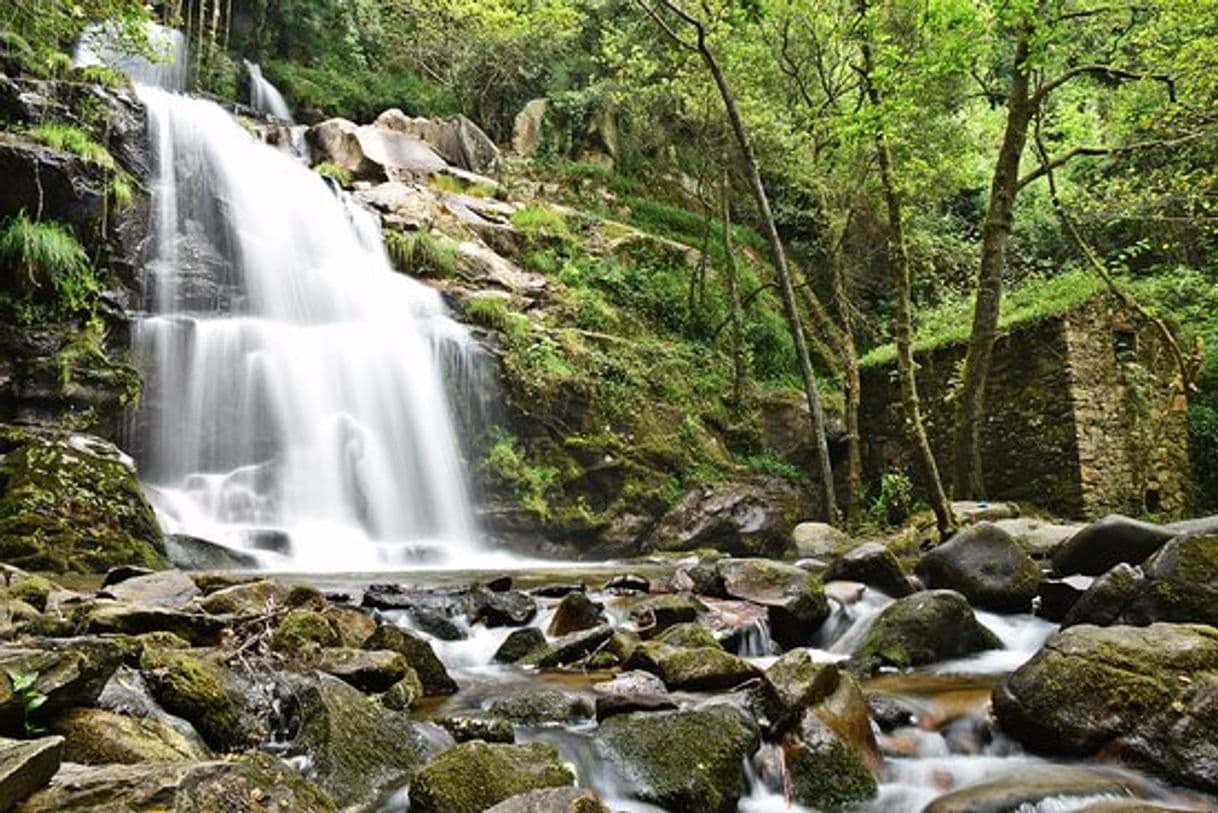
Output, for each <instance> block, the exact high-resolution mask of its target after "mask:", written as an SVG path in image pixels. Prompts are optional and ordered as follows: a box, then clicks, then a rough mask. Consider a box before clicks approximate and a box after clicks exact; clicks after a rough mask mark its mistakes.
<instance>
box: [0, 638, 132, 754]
mask: <svg viewBox="0 0 1218 813" xmlns="http://www.w3.org/2000/svg"><path fill="white" fill-rule="evenodd" d="M30 644H31V646H30V647H29V648H27V647H23V646H5V647H0V687H2V688H3V689H4V690H5V691H3V692H0V720H3V721H5V722H6V723H11V722H12V721H14V720H21V719H22V712H21V700H20V698H18V697H16V696H15V695H14V694H13V693H12V691H11V686H10V684H9V680H10V679H11V677H10V676H13V675H23V676H28V675H33V676H34V682H33V684H32V685H31V686H30V691H31V692H35V693H37V694H39V695H42V696H44V697H46V700H45V701H44V702H43V704H42V705H41V706H40V707H39V708H38V709H37V713H36V714H35V715H34V720H33V721H34V722H37V721H38V720H40V719H45V718H46V717H49V716H51V715H53V714H55V713H57V712H61V711H66V710H67V709H71V708H76V707H79V706H91V705H93V703H94V702H96V700H97V696H98V695H99V694H101V691H102V689H103V688H104V687H105V685H106V681H108V680H109V679H110V676H111V675H113V674H114V672H115V670H116V669H118V667H119V665H120V664H121V663H122V661H123V658H124V657H125V655H126V654H127V652H128V649H127V647H128V644H126V643H125V642H123V641H121V640H118V639H100V638H73V639H66V640H57V641H53V642H51V641H37V642H34V641H31V642H30ZM34 646H37V647H38V648H33V647H34ZM5 733H11V734H21V733H24V732H22V731H20V730H12V729H11V728H10V729H7V730H6V731H5Z"/></svg>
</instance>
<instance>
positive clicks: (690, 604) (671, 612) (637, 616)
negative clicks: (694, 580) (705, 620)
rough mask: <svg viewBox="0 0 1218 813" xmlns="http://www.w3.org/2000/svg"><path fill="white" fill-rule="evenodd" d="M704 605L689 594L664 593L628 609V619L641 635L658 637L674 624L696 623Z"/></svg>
mask: <svg viewBox="0 0 1218 813" xmlns="http://www.w3.org/2000/svg"><path fill="white" fill-rule="evenodd" d="M705 614H706V605H705V604H703V603H702V602H701V601H699V600H698V599H697V597H696V596H693V595H692V594H690V593H666V594H664V595H659V596H651V597H648V598H644V599H642V600H640V601H638V602H636V603H635V604H634V606H632V607H631V608H630V617H631V619H633V620H634V622H635V623H636V624H637V625H638V626H639V629H640V632H641V633H642V634H643V635H648V634H650V635H658V634H659V633H661V632H663V631H664V630H666V629H668V628H669V627H671V626H674V625H676V624H688V623H690V622H693V621H697V620H698V618H699V616H702V615H705Z"/></svg>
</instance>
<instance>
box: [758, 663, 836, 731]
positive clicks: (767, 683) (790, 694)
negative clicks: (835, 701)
mask: <svg viewBox="0 0 1218 813" xmlns="http://www.w3.org/2000/svg"><path fill="white" fill-rule="evenodd" d="M839 682H840V675H839V673H838V670H837V666H835V665H834V664H831V663H816V662H815V661H814V660H813V659H812V655H811V653H810V652H808V650H806V649H793V650H791V651H790V652H787V653H786V654H785V655H783V656H782V657H781V658H779V659H778V660H777V661H775V662H774V664H773V665H772V666H770V667H769V668H768V669H766V670H765V674H764V675H763V676H762V680H761V683H760V685H759V686H758V687H757V688H756V689H754V690H753V691H752V692H750V694H749V708H750V709H752V711H753V715H754V716H755V717H756V718H757V721H758V723H759V724H760V725H761V726H762V728H764V729H765V730H766V731H768V732H771V733H777V732H781V731H783V730H785V729H787V728H788V727H790V726H791V725H793V724H794V723H796V722H798V721H799V719H800V717H802V716H803V713H804V711H805V710H807V709H809V708H811V707H812V706H815V705H817V704H818V703H820V702H821V701H822V700H824V699H825V698H826V697H828V696H829V695H831V694H833V692H834V691H835V690H836V689H837V686H838V683H839Z"/></svg>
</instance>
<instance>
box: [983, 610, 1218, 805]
mask: <svg viewBox="0 0 1218 813" xmlns="http://www.w3.org/2000/svg"><path fill="white" fill-rule="evenodd" d="M994 711H995V713H996V714H997V716H998V720H999V722H1000V723H1001V724H1002V727H1003V729H1004V730H1006V731H1007V732H1008V733H1010V734H1011V735H1012V736H1014V737H1015V738H1016V739H1018V740H1019V741H1020V742H1022V743H1023V744H1024V745H1025V746H1027V747H1028V748H1030V749H1035V750H1038V751H1045V752H1049V753H1059V754H1072V755H1089V754H1094V753H1096V752H1098V751H1100V750H1101V749H1103V751H1104V752H1105V753H1107V754H1112V755H1116V756H1119V757H1120V758H1122V759H1124V760H1126V761H1128V762H1131V763H1134V764H1136V765H1139V766H1141V767H1146V768H1149V769H1151V770H1153V771H1155V772H1157V773H1159V774H1161V775H1162V776H1165V777H1167V778H1169V779H1171V780H1173V781H1176V782H1180V783H1183V784H1187V785H1192V786H1194V787H1199V788H1203V789H1207V790H1210V791H1213V790H1216V789H1218V630H1215V629H1214V628H1212V627H1206V626H1201V625H1175V624H1152V625H1151V626H1149V627H1093V626H1086V625H1084V626H1078V627H1071V628H1069V629H1067V630H1064V631H1062V632H1060V633H1058V634H1057V635H1055V636H1053V638H1051V639H1050V640H1049V642H1048V643H1047V644H1046V645H1045V648H1044V649H1042V650H1041V651H1040V652H1039V653H1037V655H1036V656H1035V657H1033V658H1032V660H1030V661H1028V662H1027V663H1026V664H1024V665H1023V666H1022V667H1020V668H1019V669H1018V670H1016V671H1015V673H1014V674H1012V675H1011V676H1010V677H1009V678H1008V679H1007V680H1006V681H1005V682H1004V683H1003V684H1002V685H1001V686H1000V687H999V688H998V689H996V690H995V692H994Z"/></svg>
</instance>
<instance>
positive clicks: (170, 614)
mask: <svg viewBox="0 0 1218 813" xmlns="http://www.w3.org/2000/svg"><path fill="white" fill-rule="evenodd" d="M83 626H84V631H85V632H88V633H93V634H98V635H100V634H106V633H111V634H114V633H117V634H123V635H143V634H144V633H149V632H168V633H172V634H173V635H176V636H178V637H179V638H181V639H183V640H185V641H189V642H190V643H191V644H192V645H195V646H213V645H215V644H218V643H219V642H220V634H221V633H222V632H223V631H224V630H225V628H226V627H227V624H226V623H225V621H224V619H221V618H217V617H215V616H212V615H207V614H206V613H196V612H187V611H185V610H175V609H171V608H169V607H157V606H149V605H144V604H122V603H119V602H109V601H103V602H98V604H97V606H96V607H95V608H94V609H93V610H91V611H90V612H89V613H88V614H87V615H86V616H85V618H84V625H83Z"/></svg>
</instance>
